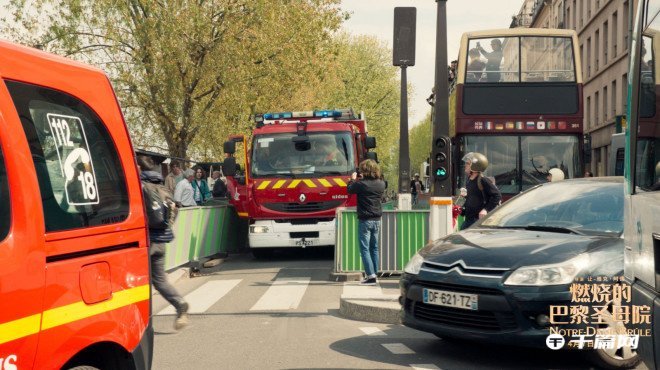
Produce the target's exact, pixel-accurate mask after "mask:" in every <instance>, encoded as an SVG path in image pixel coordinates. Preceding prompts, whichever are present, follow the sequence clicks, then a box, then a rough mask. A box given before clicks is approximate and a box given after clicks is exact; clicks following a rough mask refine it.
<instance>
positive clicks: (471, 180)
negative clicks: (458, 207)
mask: <svg viewBox="0 0 660 370" xmlns="http://www.w3.org/2000/svg"><path fill="white" fill-rule="evenodd" d="M463 161H465V174H467V175H468V178H467V183H466V184H465V187H466V188H467V197H466V198H465V204H464V205H463V215H464V216H465V221H463V225H461V230H465V229H467V228H468V227H470V226H472V224H473V223H475V222H477V220H479V219H480V218H482V217H483V216H485V215H486V213H487V212H490V211H492V210H493V209H494V208H495V207H497V206H498V205H499V204H500V201H501V200H502V194H501V193H500V191H499V190H498V189H497V187H495V185H494V184H493V183H492V182H491V181H490V180H489V179H488V178H487V177H484V175H483V173H482V172H484V171H485V170H486V168H488V159H487V158H486V156H485V155H483V154H481V153H477V152H470V153H468V154H466V155H465V156H464V157H463Z"/></svg>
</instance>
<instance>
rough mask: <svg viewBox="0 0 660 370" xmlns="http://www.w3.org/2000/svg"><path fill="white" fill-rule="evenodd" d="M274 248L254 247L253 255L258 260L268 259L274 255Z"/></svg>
mask: <svg viewBox="0 0 660 370" xmlns="http://www.w3.org/2000/svg"><path fill="white" fill-rule="evenodd" d="M273 252H275V250H274V249H273V248H252V255H253V256H254V258H256V259H258V260H263V259H268V258H271V257H272V256H273Z"/></svg>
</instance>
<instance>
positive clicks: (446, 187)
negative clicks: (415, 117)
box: [431, 136, 451, 196]
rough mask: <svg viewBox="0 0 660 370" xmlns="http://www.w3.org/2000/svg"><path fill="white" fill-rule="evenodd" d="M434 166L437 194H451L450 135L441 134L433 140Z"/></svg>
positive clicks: (435, 193)
mask: <svg viewBox="0 0 660 370" xmlns="http://www.w3.org/2000/svg"><path fill="white" fill-rule="evenodd" d="M431 159H432V167H433V172H432V173H433V182H434V188H435V189H438V190H435V191H434V195H436V196H451V186H450V184H451V183H450V181H451V178H450V175H449V171H450V166H451V141H450V140H449V137H448V136H439V137H437V138H436V139H435V140H434V142H433V153H432V156H431Z"/></svg>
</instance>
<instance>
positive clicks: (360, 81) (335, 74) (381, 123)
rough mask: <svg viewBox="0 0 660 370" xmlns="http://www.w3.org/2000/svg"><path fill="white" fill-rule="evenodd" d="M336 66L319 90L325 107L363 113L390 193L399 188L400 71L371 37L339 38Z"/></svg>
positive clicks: (379, 44)
mask: <svg viewBox="0 0 660 370" xmlns="http://www.w3.org/2000/svg"><path fill="white" fill-rule="evenodd" d="M334 55H335V56H336V57H335V63H334V65H333V66H332V67H331V68H332V69H331V70H330V71H329V73H328V75H327V76H326V79H325V81H324V83H323V84H322V85H321V86H320V89H321V91H322V93H323V94H324V95H323V96H322V97H321V103H322V104H321V106H322V107H323V106H324V107H352V108H353V109H354V110H355V111H356V112H364V113H365V116H366V118H367V130H368V133H369V135H370V136H375V137H376V139H377V144H378V145H377V148H376V153H378V159H379V162H380V165H381V167H382V171H383V173H384V175H385V179H386V180H388V182H389V184H390V189H392V188H393V187H395V186H396V184H397V180H396V179H397V176H398V163H399V162H398V152H399V150H398V147H399V108H400V107H399V105H400V100H399V99H400V98H399V97H400V90H399V89H400V80H399V70H398V68H396V67H393V66H392V65H391V62H392V52H391V50H389V49H388V48H387V46H386V45H385V43H383V42H382V41H380V40H378V39H376V38H374V37H370V36H353V37H351V36H349V35H346V34H340V35H338V36H337V37H336V39H335V52H334Z"/></svg>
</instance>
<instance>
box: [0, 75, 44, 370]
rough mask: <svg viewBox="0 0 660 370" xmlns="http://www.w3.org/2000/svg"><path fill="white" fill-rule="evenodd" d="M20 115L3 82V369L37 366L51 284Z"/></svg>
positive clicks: (0, 292) (0, 242) (0, 224)
mask: <svg viewBox="0 0 660 370" xmlns="http://www.w3.org/2000/svg"><path fill="white" fill-rule="evenodd" d="M12 117H13V118H14V119H11V118H12ZM16 117H17V114H16V111H15V109H14V107H13V105H12V104H11V98H10V96H9V94H8V92H7V89H6V87H5V84H4V81H3V80H0V369H12V368H20V369H23V368H26V369H29V368H32V366H33V363H34V356H35V353H36V350H37V344H38V339H39V330H40V323H41V318H42V303H43V295H44V281H45V263H46V256H45V249H44V248H45V244H44V226H43V224H44V223H43V215H42V213H41V202H40V199H39V187H38V185H37V177H36V175H35V173H34V171H32V170H31V167H32V159H31V156H30V150H29V147H28V145H27V142H26V141H25V139H24V138H23V135H22V129H21V125H20V123H19V122H18V121H17V119H15V118H16ZM12 365H13V366H15V367H13V366H12Z"/></svg>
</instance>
